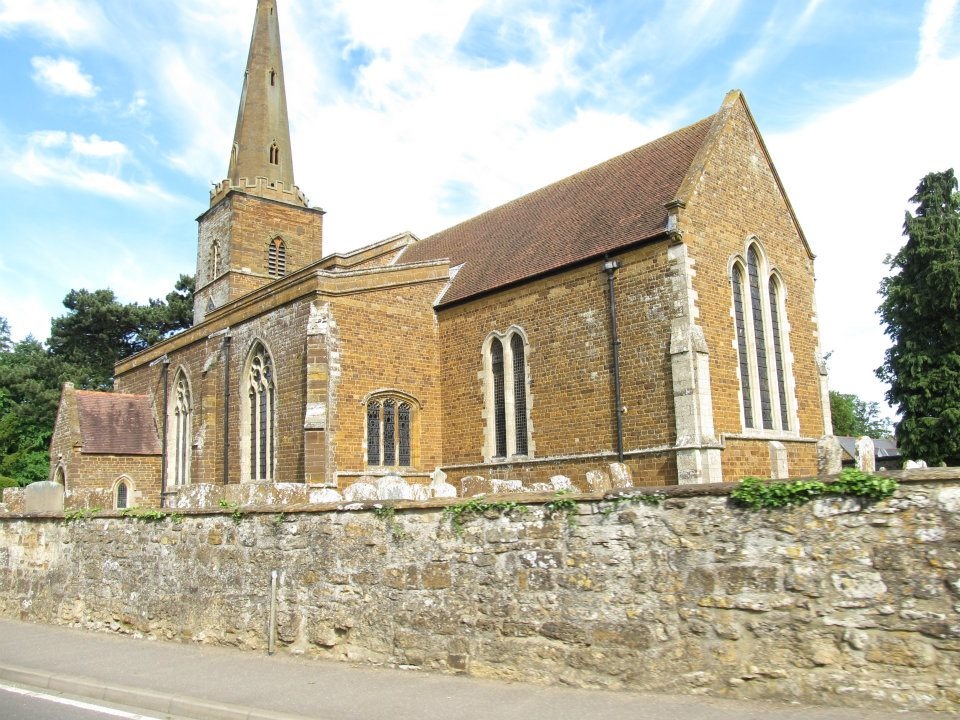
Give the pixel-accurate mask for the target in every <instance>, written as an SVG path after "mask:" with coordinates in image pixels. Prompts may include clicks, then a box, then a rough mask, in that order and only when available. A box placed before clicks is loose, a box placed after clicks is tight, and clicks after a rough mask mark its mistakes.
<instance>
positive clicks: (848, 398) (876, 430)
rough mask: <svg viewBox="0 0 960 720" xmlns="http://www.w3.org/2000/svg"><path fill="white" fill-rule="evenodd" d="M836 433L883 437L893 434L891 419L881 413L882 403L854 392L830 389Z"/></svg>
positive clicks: (831, 411) (831, 409) (834, 431)
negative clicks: (868, 400) (846, 392)
mask: <svg viewBox="0 0 960 720" xmlns="http://www.w3.org/2000/svg"><path fill="white" fill-rule="evenodd" d="M830 414H831V415H832V416H833V433H834V435H847V436H851V437H863V436H864V435H866V436H867V437H872V438H883V437H890V436H891V435H892V429H893V428H892V427H891V426H890V421H889V420H887V419H886V418H885V417H883V416H881V415H880V403H876V402H866V401H864V400H861V399H860V398H859V397H857V396H856V395H853V394H845V393H839V392H836V391H835V390H831V391H830Z"/></svg>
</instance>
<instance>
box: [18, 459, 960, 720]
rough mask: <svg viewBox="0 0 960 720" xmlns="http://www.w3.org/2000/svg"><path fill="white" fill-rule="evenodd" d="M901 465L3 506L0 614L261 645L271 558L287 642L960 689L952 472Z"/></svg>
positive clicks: (895, 703) (919, 689)
mask: <svg viewBox="0 0 960 720" xmlns="http://www.w3.org/2000/svg"><path fill="white" fill-rule="evenodd" d="M900 476H901V477H902V478H904V481H903V483H902V484H901V488H900V490H899V491H898V492H897V494H896V495H895V496H894V497H893V498H891V499H889V500H885V501H881V502H878V503H876V504H873V505H864V504H862V503H861V502H860V501H857V500H851V499H843V498H825V499H821V500H819V501H816V502H813V503H810V504H808V505H805V506H801V507H796V508H790V509H782V510H770V511H750V510H743V509H739V508H736V507H734V506H733V505H732V504H731V502H730V500H729V497H728V496H727V494H728V492H729V489H730V487H731V486H729V485H714V486H694V487H679V488H678V487H673V488H663V489H658V490H657V492H658V493H662V494H663V499H662V501H661V502H660V503H659V504H655V505H650V504H645V503H643V502H639V501H633V502H630V501H624V500H621V501H619V502H616V501H613V500H611V499H610V497H611V496H610V495H607V496H606V499H605V498H604V496H603V495H602V494H594V495H586V496H568V495H561V496H559V497H558V496H555V495H551V494H544V495H539V496H532V495H520V496H512V497H510V498H509V499H510V500H514V501H517V502H520V503H521V504H522V505H523V506H524V507H525V508H527V509H526V511H525V512H523V511H515V512H512V513H507V514H501V513H500V512H493V511H489V512H487V513H486V514H482V515H479V516H477V515H467V516H465V521H464V523H463V525H462V527H460V528H457V527H456V526H455V525H452V524H451V521H450V518H451V514H450V513H449V512H446V513H445V511H444V509H445V508H448V507H457V505H456V504H457V503H460V504H461V505H460V507H462V504H463V503H464V502H466V501H464V500H462V499H451V500H430V501H426V502H421V503H411V502H406V503H398V504H397V505H396V506H395V510H394V511H393V512H391V511H389V510H387V511H384V510H380V511H377V510H375V509H373V508H371V506H369V505H361V504H353V505H341V506H340V507H339V508H337V507H336V506H310V505H299V506H287V507H284V508H283V511H282V512H278V510H277V509H276V508H273V509H270V510H269V511H268V510H267V509H264V510H262V511H249V512H248V511H246V510H244V511H242V512H241V511H239V510H238V511H236V512H233V511H232V510H231V509H230V508H228V509H226V510H223V509H220V508H216V509H210V510H206V511H202V510H190V511H184V515H183V516H182V517H178V518H174V519H171V518H166V519H162V520H158V521H151V520H136V519H132V518H125V517H120V516H119V515H117V514H106V513H104V514H101V515H97V516H94V517H91V518H87V519H75V520H71V521H69V522H68V521H65V519H64V517H63V516H62V515H58V516H34V517H29V516H12V515H7V516H2V517H0V613H2V614H3V615H4V616H7V617H15V618H17V617H18V618H21V619H23V620H26V621H33V622H45V623H54V624H61V625H70V626H75V627H83V628H89V629H95V630H106V631H115V632H123V633H130V634H137V635H142V636H150V637H157V638H166V639H175V640H180V641H185V642H205V643H214V644H222V645H233V646H237V647H240V648H244V649H248V650H257V651H262V650H263V649H264V648H265V647H266V644H267V618H268V610H269V605H270V597H269V593H270V574H271V571H272V570H278V571H279V595H278V607H279V615H278V647H279V648H280V649H281V650H282V651H286V652H291V653H302V654H305V655H311V656H317V657H322V658H328V659H338V660H346V661H350V662H367V663H384V664H393V665H407V666H418V667H422V668H424V669H430V670H435V671H444V672H465V673H469V674H471V675H474V676H479V677H496V678H505V679H512V680H523V681H534V682H545V683H556V682H562V683H566V684H571V685H576V686H586V687H591V686H592V687H608V688H627V689H643V690H656V691H670V692H688V693H702V694H711V695H722V696H730V697H743V698H770V699H776V700H781V701H792V700H798V701H801V702H808V703H814V704H823V703H828V704H834V705H848V706H882V707H887V708H896V709H900V710H921V709H924V710H930V709H937V710H943V711H948V712H957V711H958V710H960V681H958V678H960V615H958V612H960V471H957V470H956V469H953V470H918V471H908V472H904V473H900ZM629 492H638V490H630V491H629ZM644 492H651V490H650V489H646V490H644ZM502 499H506V498H502ZM574 499H575V501H576V504H575V508H576V509H575V511H574V512H572V513H571V515H570V516H569V517H568V516H566V514H565V512H564V506H565V505H566V504H567V501H569V500H574ZM491 500H492V499H491V498H490V497H488V498H487V501H488V502H490V501H491ZM550 501H553V502H554V505H553V506H552V509H553V510H555V511H557V512H554V513H551V506H550V505H549V502H550ZM560 501H562V502H560ZM474 502H476V500H474Z"/></svg>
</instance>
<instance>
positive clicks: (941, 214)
mask: <svg viewBox="0 0 960 720" xmlns="http://www.w3.org/2000/svg"><path fill="white" fill-rule="evenodd" d="M910 201H911V202H913V203H916V204H917V208H916V212H915V214H914V215H911V214H910V213H909V212H908V213H907V215H906V220H905V222H904V226H903V232H904V235H906V237H907V242H906V244H905V245H904V246H903V247H902V248H900V251H899V252H898V253H897V254H896V255H894V256H892V257H888V258H887V265H889V267H890V269H891V270H892V271H893V274H892V275H891V276H889V277H887V278H884V280H883V282H882V283H881V285H880V294H881V295H882V296H883V302H882V304H881V305H880V308H879V310H878V312H879V314H880V316H881V318H882V319H883V322H884V324H885V325H886V330H885V332H886V334H887V335H889V336H890V339H891V340H892V342H893V345H892V347H890V348H889V349H888V350H887V351H886V354H885V359H884V363H883V365H882V366H881V367H879V368H878V369H877V371H876V372H877V377H879V378H880V379H881V380H884V381H885V382H887V383H889V385H890V389H889V390H888V391H887V400H888V401H889V402H890V404H891V405H895V406H897V408H898V409H899V411H900V414H901V418H902V419H901V421H900V423H899V424H898V425H897V433H896V435H897V444H898V445H899V447H900V450H901V454H902V455H903V456H904V457H908V458H914V459H923V460H926V461H927V462H928V463H940V462H944V461H947V462H951V463H953V462H957V461H958V460H960V194H958V193H957V178H956V177H955V175H954V172H953V170H952V169H951V170H947V171H945V172H940V173H930V174H929V175H927V176H926V177H925V178H923V180H922V181H921V182H920V185H919V186H918V187H917V192H916V194H915V195H914V196H913V197H912V198H910Z"/></svg>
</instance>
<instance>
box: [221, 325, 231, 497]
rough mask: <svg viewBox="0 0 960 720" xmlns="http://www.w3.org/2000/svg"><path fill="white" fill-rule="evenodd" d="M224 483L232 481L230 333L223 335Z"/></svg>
mask: <svg viewBox="0 0 960 720" xmlns="http://www.w3.org/2000/svg"><path fill="white" fill-rule="evenodd" d="M222 352H223V484H224V485H226V484H228V483H229V482H230V335H229V334H228V335H224V336H223V348H222Z"/></svg>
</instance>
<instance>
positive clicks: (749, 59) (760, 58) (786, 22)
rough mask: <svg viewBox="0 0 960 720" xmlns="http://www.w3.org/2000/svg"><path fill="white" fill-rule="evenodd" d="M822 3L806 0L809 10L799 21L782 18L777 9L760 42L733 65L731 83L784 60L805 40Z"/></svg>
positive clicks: (805, 9) (821, 0)
mask: <svg viewBox="0 0 960 720" xmlns="http://www.w3.org/2000/svg"><path fill="white" fill-rule="evenodd" d="M822 4H823V0H807V4H806V7H804V9H803V12H802V13H801V14H800V16H799V17H798V18H796V19H794V18H790V19H786V18H783V17H782V16H781V13H780V12H779V9H777V10H775V11H774V13H773V14H772V15H771V16H770V18H769V19H768V20H767V22H766V23H765V24H764V26H763V32H762V34H761V36H760V39H759V40H758V41H757V42H756V43H755V44H754V45H753V47H751V48H750V49H749V50H748V51H747V52H746V53H745V54H744V55H743V56H742V57H741V58H740V59H739V60H737V61H736V62H735V63H734V64H733V69H732V71H731V73H730V76H731V81H732V82H734V83H739V82H742V81H743V80H744V79H745V78H748V77H750V76H751V75H753V74H754V73H756V72H758V71H759V70H761V69H763V68H764V67H765V66H768V65H770V64H772V63H774V62H775V61H776V60H779V59H781V58H783V57H785V56H786V55H787V53H789V52H790V50H791V49H792V48H793V47H794V46H796V44H797V43H798V42H799V41H800V39H801V38H802V37H803V34H804V33H805V32H806V29H807V27H808V26H809V25H810V21H811V20H813V17H814V15H815V14H816V12H817V9H818V8H819V7H820V5H822ZM791 7H792V6H791Z"/></svg>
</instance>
